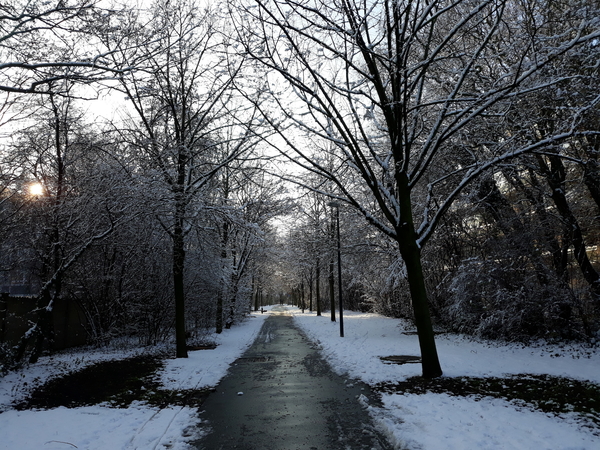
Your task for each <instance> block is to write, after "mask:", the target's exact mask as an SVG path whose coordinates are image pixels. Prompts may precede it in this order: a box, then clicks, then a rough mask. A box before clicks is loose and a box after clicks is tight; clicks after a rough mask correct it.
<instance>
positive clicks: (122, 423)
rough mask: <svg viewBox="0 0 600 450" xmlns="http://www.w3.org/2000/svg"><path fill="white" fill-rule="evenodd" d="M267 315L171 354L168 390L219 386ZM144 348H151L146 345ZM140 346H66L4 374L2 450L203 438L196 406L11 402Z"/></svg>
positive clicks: (175, 447) (175, 443)
mask: <svg viewBox="0 0 600 450" xmlns="http://www.w3.org/2000/svg"><path fill="white" fill-rule="evenodd" d="M267 316H268V314H255V315H252V316H251V317H250V318H248V319H247V320H246V321H244V322H243V323H242V324H241V325H239V326H235V327H232V328H231V329H229V330H224V331H223V333H222V334H220V335H214V336H213V337H212V338H213V340H214V341H215V342H216V343H217V344H218V346H217V348H216V349H214V350H198V351H191V352H189V358H187V359H168V360H167V361H166V363H165V367H164V369H163V370H162V371H161V372H160V373H159V374H158V379H159V380H160V381H161V382H162V384H163V387H164V388H165V389H192V388H195V387H197V388H200V387H206V386H213V385H216V384H217V383H218V382H219V380H220V379H221V378H222V377H223V376H225V373H226V372H227V369H228V368H229V365H230V364H231V363H232V362H233V361H234V360H236V359H237V358H238V357H239V356H240V355H241V354H242V353H243V352H244V351H245V350H246V348H248V347H249V346H250V344H252V342H253V341H254V339H255V338H256V336H257V335H258V332H259V331H260V328H261V326H262V324H263V321H264V319H265V318H266V317H267ZM146 351H147V350H146ZM137 354H140V350H139V349H138V350H119V349H97V350H89V349H88V350H87V351H86V352H85V353H84V352H81V351H80V352H68V353H64V354H58V355H54V356H51V357H43V358H40V361H39V362H38V363H37V364H35V365H32V366H29V367H27V368H25V369H23V370H20V371H17V372H12V373H10V374H8V375H6V376H5V377H3V378H0V429H1V430H2V439H1V440H0V450H17V449H18V450H38V449H44V450H55V449H56V450H58V449H61V450H63V449H69V448H71V449H72V448H80V449H82V448H84V449H87V450H96V449H97V450H117V449H128V450H129V449H140V450H142V449H143V450H152V449H156V450H159V449H167V448H168V449H170V450H183V449H187V448H190V445H188V443H189V442H191V441H193V440H195V439H198V438H199V437H200V435H199V431H200V429H199V427H198V425H199V424H200V418H199V416H198V411H197V410H196V409H194V408H189V407H181V406H169V407H166V408H158V407H152V406H150V405H147V404H144V403H140V402H137V403H133V404H132V405H130V406H129V407H128V408H121V409H118V408H110V407H108V406H106V405H102V404H100V405H95V406H86V407H79V408H63V407H61V408H54V409H50V410H27V411H15V410H14V409H11V402H13V401H19V400H22V399H24V398H25V397H26V395H27V393H28V392H29V391H30V390H31V389H32V388H34V387H36V386H39V385H41V384H43V383H44V382H45V381H46V380H48V379H50V378H52V377H56V376H59V375H60V374H64V373H67V372H70V371H73V370H80V369H82V368H84V367H86V366H89V365H91V364H93V363H95V362H98V361H105V360H111V359H112V360H114V359H124V358H128V357H131V356H135V355H137Z"/></svg>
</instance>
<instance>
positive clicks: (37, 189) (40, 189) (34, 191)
mask: <svg viewBox="0 0 600 450" xmlns="http://www.w3.org/2000/svg"><path fill="white" fill-rule="evenodd" d="M29 194H31V195H33V196H34V197H40V196H42V195H44V186H42V183H32V184H30V185H29Z"/></svg>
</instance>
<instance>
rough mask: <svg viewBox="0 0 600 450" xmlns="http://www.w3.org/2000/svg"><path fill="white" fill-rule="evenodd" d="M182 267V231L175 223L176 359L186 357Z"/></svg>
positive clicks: (183, 254) (183, 258)
mask: <svg viewBox="0 0 600 450" xmlns="http://www.w3.org/2000/svg"><path fill="white" fill-rule="evenodd" d="M184 267H185V248H184V239H183V229H182V227H181V224H180V223H177V225H176V226H175V229H174V231H173V288H174V291H175V344H176V357H177V358H187V357H188V354H187V345H186V337H185V291H184V279H183V272H184Z"/></svg>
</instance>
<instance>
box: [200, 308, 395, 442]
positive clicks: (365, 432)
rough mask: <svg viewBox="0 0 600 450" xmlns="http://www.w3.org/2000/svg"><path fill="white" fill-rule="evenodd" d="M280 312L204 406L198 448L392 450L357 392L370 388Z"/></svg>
mask: <svg viewBox="0 0 600 450" xmlns="http://www.w3.org/2000/svg"><path fill="white" fill-rule="evenodd" d="M283 311H284V309H283V308H281V307H278V308H276V309H274V312H275V313H274V314H273V315H271V317H268V318H267V319H266V320H265V323H264V325H263V327H262V329H261V331H260V334H259V336H258V337H257V339H256V341H255V342H254V344H253V345H252V347H250V348H249V349H248V350H247V351H246V353H245V354H244V355H243V356H242V357H241V358H240V359H239V360H237V361H236V363H235V364H234V365H232V367H231V368H230V370H229V373H228V375H227V376H226V377H225V378H224V379H223V380H222V381H221V383H219V385H218V386H217V388H216V392H214V393H213V394H211V395H210V396H209V397H208V399H207V400H206V402H205V403H204V406H203V408H204V412H203V413H202V416H201V417H202V420H203V421H208V425H209V426H210V432H209V434H208V435H207V436H205V438H204V439H203V440H201V441H200V442H198V443H196V445H197V447H198V448H199V449H205V450H218V449H242V450H296V449H318V450H336V449H344V450H346V449H361V450H365V449H366V450H368V449H377V450H383V449H387V448H389V446H388V445H387V444H386V443H385V440H384V439H383V438H382V437H381V436H380V435H379V434H378V433H377V431H376V430H375V429H374V428H373V424H372V423H371V420H370V417H369V415H368V413H367V412H366V410H365V409H364V408H363V407H362V406H361V405H360V403H359V402H358V400H357V397H358V396H359V395H361V394H367V395H368V393H369V391H368V387H367V386H366V385H362V384H359V383H351V382H349V381H347V380H345V379H344V378H342V377H339V376H338V375H336V374H334V373H333V372H332V371H331V370H330V368H329V366H328V365H327V364H326V363H325V362H324V361H323V360H322V359H321V357H320V355H319V353H318V352H317V350H316V349H315V348H314V347H313V346H312V345H311V343H310V342H309V341H308V340H307V339H306V338H305V337H304V335H303V334H302V333H301V332H300V331H299V330H298V329H297V328H296V327H295V326H294V324H293V319H292V317H291V316H289V315H287V314H285V313H284V312H283Z"/></svg>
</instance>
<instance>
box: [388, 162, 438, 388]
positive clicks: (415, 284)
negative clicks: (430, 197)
mask: <svg viewBox="0 0 600 450" xmlns="http://www.w3.org/2000/svg"><path fill="white" fill-rule="evenodd" d="M396 181H397V186H398V193H399V194H398V200H399V203H400V211H401V213H402V216H401V221H400V222H401V223H400V224H399V226H398V227H397V230H396V232H397V240H398V245H399V247H400V255H401V256H402V259H403V261H404V264H405V265H406V274H407V278H408V285H409V287H410V295H411V299H412V306H413V312H414V315H415V325H416V327H417V334H418V336H419V346H420V348H421V364H422V370H423V377H424V378H435V377H439V376H441V375H442V373H443V372H442V368H441V366H440V361H439V358H438V353H437V348H436V345H435V337H434V334H433V325H432V324H431V315H430V313H429V301H428V298H427V289H426V287H425V278H424V276H423V267H422V265H421V249H420V248H419V246H418V244H417V240H416V237H417V235H416V233H415V228H414V223H413V217H412V205H411V201H410V189H409V188H408V179H407V178H406V175H405V174H403V173H399V174H397V175H396Z"/></svg>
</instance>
